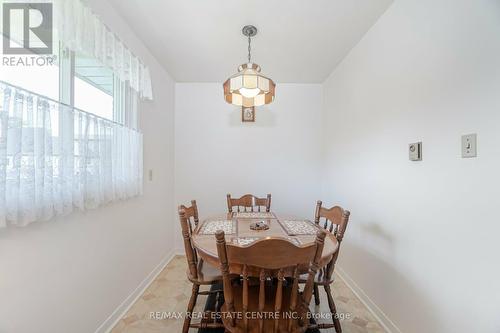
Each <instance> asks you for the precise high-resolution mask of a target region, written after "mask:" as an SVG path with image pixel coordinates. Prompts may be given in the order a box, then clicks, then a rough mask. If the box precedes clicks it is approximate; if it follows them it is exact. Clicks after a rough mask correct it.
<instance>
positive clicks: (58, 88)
mask: <svg viewBox="0 0 500 333" xmlns="http://www.w3.org/2000/svg"><path fill="white" fill-rule="evenodd" d="M66 5H70V6H71V7H66ZM54 8H55V9H56V11H55V13H56V15H58V19H56V20H55V21H56V22H57V24H56V26H55V27H54V28H55V31H53V33H54V34H55V38H54V42H55V45H54V47H53V50H54V53H55V54H56V55H57V57H54V56H50V55H47V57H49V58H50V60H51V61H50V63H52V64H53V65H52V64H44V65H40V64H39V63H38V62H37V64H32V65H30V64H27V63H26V60H22V58H23V56H22V55H20V56H15V57H12V59H13V61H15V59H14V58H17V62H16V63H15V64H14V63H12V62H9V61H7V62H5V61H2V63H1V64H0V171H1V172H0V199H1V200H0V228H2V227H6V226H8V225H17V226H24V225H27V224H29V223H31V222H35V221H39V220H47V219H50V218H52V217H53V216H56V215H64V214H68V213H70V212H72V211H74V210H75V209H78V210H86V209H91V208H97V207H99V206H101V205H103V204H106V203H109V202H114V201H117V200H123V199H127V198H131V197H133V196H136V195H140V194H141V193H142V180H143V170H142V133H140V132H139V131H138V130H137V114H136V113H137V98H138V95H139V94H140V96H141V97H143V98H148V99H152V87H151V78H150V74H149V69H148V68H147V66H145V65H144V64H143V62H142V61H141V60H140V59H139V58H137V57H136V56H135V55H134V54H133V53H132V51H131V50H130V49H129V48H128V47H127V46H126V45H124V44H123V43H122V42H121V41H120V39H119V37H118V36H116V35H115V34H114V33H113V32H112V31H110V30H109V29H108V27H107V26H106V25H105V24H104V23H103V22H101V21H100V20H99V18H98V17H97V16H95V15H94V14H93V13H92V12H91V11H90V10H89V8H87V7H86V6H85V5H84V4H83V3H82V2H81V1H78V0H75V1H71V4H66V3H65V2H64V1H63V2H61V3H59V2H58V3H55V5H54ZM67 9H71V10H67ZM25 13H26V11H25ZM20 26H22V25H20ZM72 27H76V28H74V29H73V28H72ZM84 27H93V28H94V29H88V30H86V31H83V30H82V29H85V28H84ZM81 32H85V33H81ZM87 33H88V34H87ZM23 34H24V31H23ZM22 37H24V36H22ZM59 37H61V39H59ZM2 38H5V36H3V35H2ZM26 38H31V37H26ZM21 40H22V39H21ZM87 41H95V43H87ZM10 42H11V43H15V41H14V42H13V41H12V40H11V41H10ZM0 44H3V43H0ZM17 44H18V45H20V44H22V43H19V42H18V43H17ZM109 45H112V46H113V47H111V48H109ZM65 46H67V47H65ZM0 47H1V45H0ZM96 51H97V52H96ZM92 55H95V56H92ZM28 57H29V56H28ZM40 57H44V56H43V55H40ZM40 57H39V56H38V55H35V57H29V58H30V59H33V58H37V59H40ZM25 59H27V58H25Z"/></svg>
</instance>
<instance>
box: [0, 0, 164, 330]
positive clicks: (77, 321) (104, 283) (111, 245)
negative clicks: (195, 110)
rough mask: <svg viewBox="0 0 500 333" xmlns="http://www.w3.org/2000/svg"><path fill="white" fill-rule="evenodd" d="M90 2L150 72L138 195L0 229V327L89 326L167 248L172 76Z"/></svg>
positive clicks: (106, 10) (105, 9)
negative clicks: (150, 177)
mask: <svg viewBox="0 0 500 333" xmlns="http://www.w3.org/2000/svg"><path fill="white" fill-rule="evenodd" d="M92 5H93V7H94V8H95V10H96V11H97V12H98V13H99V14H101V15H102V17H103V19H104V21H105V22H106V23H107V24H108V25H109V26H110V27H111V29H112V30H114V31H115V32H117V33H118V35H119V36H120V37H121V38H122V39H123V40H124V41H125V43H126V44H127V45H129V46H130V47H131V48H132V50H133V51H134V52H135V53H136V54H137V55H138V56H140V57H141V58H142V59H143V60H144V61H145V62H146V63H147V65H149V67H150V70H151V74H152V77H153V89H154V93H155V100H154V101H152V102H149V101H148V102H143V103H141V105H140V128H141V130H142V131H143V133H144V170H145V177H144V179H145V184H144V195H143V196H142V197H139V198H136V199H132V200H128V201H125V202H121V203H116V204H113V205H110V206H108V207H104V208H99V209H97V210H94V211H90V212H87V213H85V214H78V213H77V214H73V215H71V216H69V217H66V218H60V219H58V220H56V221H52V222H47V223H34V224H32V225H30V226H28V227H26V228H21V229H4V230H1V231H0V295H1V296H0V332H6V333H11V332H15V333H28V332H34V333H35V332H36V333H48V332H72V333H78V332H82V333H88V332H94V331H95V330H96V329H97V328H98V327H99V325H101V323H103V322H104V321H105V320H106V318H107V317H108V316H109V315H111V313H112V312H113V311H114V310H115V309H116V308H117V307H118V306H119V305H120V304H121V303H122V301H124V300H125V299H126V297H127V296H129V295H130V294H131V292H133V291H134V289H135V288H136V287H137V286H138V285H139V284H140V283H141V282H142V281H143V279H144V278H145V277H146V276H147V275H148V274H149V273H150V272H151V271H152V270H153V269H154V268H155V267H156V266H157V265H158V264H159V263H160V262H161V261H162V259H163V258H165V256H168V255H169V254H170V253H172V252H173V243H174V239H173V234H172V232H171V231H170V230H171V228H172V223H173V221H172V219H171V217H172V216H173V209H172V207H173V205H174V194H173V188H174V186H173V185H174V181H173V175H174V174H173V172H174V82H173V81H172V79H171V78H170V77H169V75H168V74H167V73H166V72H165V71H164V70H163V68H162V67H161V66H160V65H159V63H158V62H157V61H156V60H155V59H154V58H153V57H152V56H151V54H150V53H149V52H148V50H147V49H146V48H145V47H144V46H143V45H142V43H141V42H140V41H139V40H138V39H137V38H136V37H135V35H134V34H133V33H132V31H131V30H130V29H129V28H128V27H127V25H126V24H125V23H124V22H123V21H122V19H121V18H120V17H118V16H116V14H115V13H114V11H113V9H112V8H111V7H109V5H107V4H106V2H104V1H97V0H93V1H92ZM148 169H153V172H154V174H153V181H152V182H150V181H148V178H147V177H146V175H147V170H148Z"/></svg>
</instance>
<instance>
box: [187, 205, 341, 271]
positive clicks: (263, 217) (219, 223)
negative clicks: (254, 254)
mask: <svg viewBox="0 0 500 333" xmlns="http://www.w3.org/2000/svg"><path fill="white" fill-rule="evenodd" d="M260 221H263V222H264V223H266V224H267V225H268V226H269V229H267V230H252V229H251V228H250V225H251V224H252V223H254V222H260ZM319 228H321V227H320V226H317V225H316V224H315V223H313V222H311V221H309V220H307V219H302V218H297V217H294V216H287V215H281V214H280V215H278V214H276V213H274V212H233V213H226V214H220V215H216V216H212V217H209V218H207V219H205V220H204V221H203V222H202V223H200V224H198V226H197V227H196V228H195V230H194V231H193V233H192V241H193V245H194V247H195V248H196V250H197V252H198V255H199V256H200V257H201V258H202V259H203V261H205V262H207V263H209V264H211V265H213V266H215V267H218V266H219V265H220V262H219V257H218V255H217V245H216V240H215V233H216V232H217V231H218V230H223V231H224V233H225V237H226V242H228V243H232V244H236V245H239V246H250V245H251V244H252V243H253V242H255V241H257V240H260V239H264V238H282V239H286V240H288V241H290V242H292V243H294V244H295V245H297V246H308V245H312V244H314V241H315V239H316V234H317V231H318V230H319ZM323 230H324V229H323ZM338 247H339V244H338V241H337V239H336V238H335V236H334V235H333V234H331V233H330V232H328V231H326V237H325V244H324V248H323V254H322V256H321V261H320V266H321V267H324V266H326V265H327V264H328V263H329V262H330V260H331V259H332V257H333V255H334V254H335V252H336V251H337V250H338ZM269 255H270V256H272V255H273V254H272V252H270V253H269ZM305 270H306V269H305ZM301 273H305V271H304V272H301Z"/></svg>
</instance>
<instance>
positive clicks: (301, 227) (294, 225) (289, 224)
mask: <svg viewBox="0 0 500 333" xmlns="http://www.w3.org/2000/svg"><path fill="white" fill-rule="evenodd" d="M280 222H281V225H282V226H283V228H284V229H285V231H286V233H287V234H288V235H289V236H292V235H316V233H317V232H318V228H317V227H316V225H315V224H313V223H312V222H310V221H307V220H283V221H280Z"/></svg>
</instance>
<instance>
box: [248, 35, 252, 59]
mask: <svg viewBox="0 0 500 333" xmlns="http://www.w3.org/2000/svg"><path fill="white" fill-rule="evenodd" d="M251 42H252V39H251V38H250V36H248V63H251V59H252V57H251V50H252V48H251V46H250V43H251Z"/></svg>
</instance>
